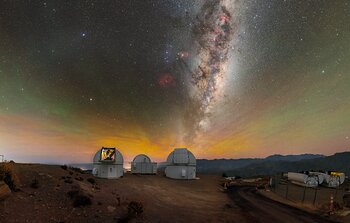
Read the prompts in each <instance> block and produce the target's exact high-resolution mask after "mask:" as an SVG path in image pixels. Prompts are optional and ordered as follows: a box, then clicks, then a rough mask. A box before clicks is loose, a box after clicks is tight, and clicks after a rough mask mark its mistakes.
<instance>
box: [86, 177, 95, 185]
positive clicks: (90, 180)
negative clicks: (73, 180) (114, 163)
mask: <svg viewBox="0 0 350 223" xmlns="http://www.w3.org/2000/svg"><path fill="white" fill-rule="evenodd" d="M86 180H87V181H88V182H89V183H91V184H95V183H96V180H95V179H94V178H91V177H90V178H87V179H86Z"/></svg>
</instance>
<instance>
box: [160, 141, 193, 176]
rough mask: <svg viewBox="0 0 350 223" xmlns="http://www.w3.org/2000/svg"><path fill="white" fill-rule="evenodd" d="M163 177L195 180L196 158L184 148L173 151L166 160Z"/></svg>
mask: <svg viewBox="0 0 350 223" xmlns="http://www.w3.org/2000/svg"><path fill="white" fill-rule="evenodd" d="M165 175H166V176H167V177H169V178H173V179H185V180H189V179H196V157H195V156H194V155H193V154H192V153H191V152H190V151H189V150H188V149H186V148H179V149H174V151H173V152H171V153H170V154H169V156H168V158H167V167H166V168H165Z"/></svg>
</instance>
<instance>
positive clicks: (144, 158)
mask: <svg viewBox="0 0 350 223" xmlns="http://www.w3.org/2000/svg"><path fill="white" fill-rule="evenodd" d="M132 162H134V163H150V162H151V159H150V158H149V157H148V156H146V155H145V154H139V155H137V156H135V158H134V160H133V161H132Z"/></svg>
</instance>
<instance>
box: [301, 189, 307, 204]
mask: <svg viewBox="0 0 350 223" xmlns="http://www.w3.org/2000/svg"><path fill="white" fill-rule="evenodd" d="M305 192H306V187H304V193H303V200H302V201H301V203H303V204H304V200H305Z"/></svg>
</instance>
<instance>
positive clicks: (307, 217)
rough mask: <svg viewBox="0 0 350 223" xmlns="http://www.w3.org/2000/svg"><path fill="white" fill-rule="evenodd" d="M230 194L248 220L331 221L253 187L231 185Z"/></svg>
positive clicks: (290, 222)
mask: <svg viewBox="0 0 350 223" xmlns="http://www.w3.org/2000/svg"><path fill="white" fill-rule="evenodd" d="M229 196H230V197H231V198H232V200H233V201H234V203H235V205H237V208H239V209H240V210H241V213H242V215H243V216H244V218H245V220H246V222H254V223H265V222H266V223H271V222H288V223H301V222H302V223H326V222H327V223H330V222H333V223H334V222H335V221H332V220H329V219H326V218H324V217H321V216H319V215H316V214H311V213H308V212H306V211H303V210H300V209H297V208H294V207H290V206H288V205H285V204H282V203H279V202H277V201H273V200H270V199H268V198H266V197H264V196H262V195H260V194H258V193H257V192H256V190H255V188H253V187H231V188H229Z"/></svg>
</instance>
